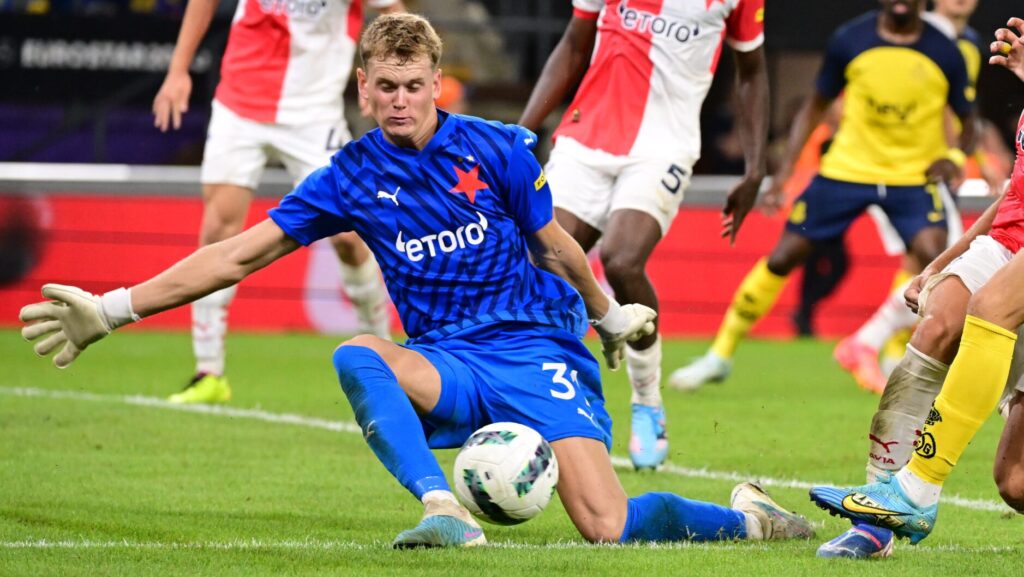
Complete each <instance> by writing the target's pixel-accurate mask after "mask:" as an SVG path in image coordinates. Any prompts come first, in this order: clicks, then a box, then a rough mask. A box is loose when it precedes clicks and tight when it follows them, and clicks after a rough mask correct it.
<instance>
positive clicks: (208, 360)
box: [168, 101, 267, 403]
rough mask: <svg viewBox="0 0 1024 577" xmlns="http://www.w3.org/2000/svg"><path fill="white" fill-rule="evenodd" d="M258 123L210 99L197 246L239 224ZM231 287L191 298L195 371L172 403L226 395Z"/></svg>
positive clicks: (253, 169) (256, 170)
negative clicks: (226, 346) (227, 336)
mask: <svg viewBox="0 0 1024 577" xmlns="http://www.w3.org/2000/svg"><path fill="white" fill-rule="evenodd" d="M263 136H264V135H263V134H262V132H261V128H260V126H259V125H258V124H257V123H255V122H251V121H248V120H245V119H243V118H240V117H238V116H237V115H236V114H235V113H233V112H231V111H230V110H229V109H227V108H226V107H224V106H222V105H220V104H219V103H217V102H216V101H214V103H213V107H212V113H211V116H210V127H209V130H208V135H207V139H206V146H205V148H204V150H203V164H202V168H201V177H200V178H201V181H202V183H203V217H202V224H201V226H200V231H199V244H200V246H203V245H207V244H211V243H214V242H217V241H220V240H224V239H226V238H230V237H232V236H234V235H236V234H238V233H239V232H241V230H242V227H243V226H244V225H245V217H246V214H247V213H248V212H249V204H250V203H251V202H252V191H253V190H254V189H255V188H256V185H257V184H258V183H259V180H260V176H261V175H262V173H263V168H264V165H265V164H266V161H267V157H266V153H265V151H264V141H263V140H262V139H263ZM235 290H236V287H229V288H225V289H221V290H219V291H216V292H214V293H211V294H209V295H207V296H205V297H203V298H201V299H199V300H197V301H195V302H194V303H192V350H193V353H194V354H195V357H196V371H195V376H194V377H193V378H192V380H191V381H190V382H189V383H188V384H187V385H186V387H185V389H184V390H182V391H181V392H178V393H175V394H173V395H171V396H170V397H169V399H168V400H169V401H171V402H175V403H215V402H226V401H228V400H230V399H231V389H230V387H229V386H228V382H227V378H226V377H224V364H225V350H224V337H225V335H226V334H227V315H228V305H230V304H231V300H232V299H233V298H234V296H235Z"/></svg>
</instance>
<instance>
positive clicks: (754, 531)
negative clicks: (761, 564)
mask: <svg viewBox="0 0 1024 577" xmlns="http://www.w3.org/2000/svg"><path fill="white" fill-rule="evenodd" d="M741 513H743V520H744V523H745V524H746V529H747V540H749V541H764V525H763V524H762V522H761V519H759V518H758V517H757V516H756V515H754V514H752V513H746V512H743V511H741Z"/></svg>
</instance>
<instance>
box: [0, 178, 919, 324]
mask: <svg viewBox="0 0 1024 577" xmlns="http://www.w3.org/2000/svg"><path fill="white" fill-rule="evenodd" d="M275 202H276V201H274V200H268V199H257V200H256V201H255V203H254V206H253V210H251V211H250V223H249V224H252V222H255V221H256V220H257V219H260V218H263V215H265V213H266V210H267V209H269V208H270V207H271V206H273V205H274V203H275ZM19 206H20V209H21V211H20V212H19V211H18V210H16V209H18V207H19ZM26 207H28V210H27V214H30V215H31V216H30V217H26V216H25V214H26V210H25V209H26ZM15 213H17V215H18V216H16V218H17V220H18V222H22V223H23V222H24V221H25V219H26V218H31V219H34V220H36V221H38V223H39V226H40V228H41V234H40V235H39V239H40V240H39V243H38V246H37V247H36V248H37V253H35V254H36V255H37V257H38V258H37V259H36V261H35V262H34V264H33V265H32V266H31V268H30V269H29V270H28V272H27V274H26V275H24V276H23V277H22V278H21V279H20V280H18V281H16V282H14V283H12V284H7V285H5V286H2V287H0V323H2V324H5V325H13V324H16V323H17V313H18V310H19V309H20V308H21V306H22V305H24V304H27V303H30V302H33V301H35V300H38V297H39V287H40V286H41V285H42V284H43V283H44V282H58V283H65V284H73V285H76V286H80V287H82V288H85V289H87V290H90V291H93V292H103V291H106V290H110V289H112V288H116V287H119V286H131V285H132V284H134V283H136V282H139V281H141V280H144V279H146V278H148V277H150V276H152V275H154V274H156V273H157V272H159V271H161V270H162V269H164V268H165V267H167V266H168V265H170V264H172V263H173V262H174V261H176V260H177V259H179V258H181V257H183V256H185V255H187V254H188V253H189V252H190V251H192V250H193V249H194V247H195V245H196V240H197V231H198V230H199V220H200V216H201V213H202V205H201V203H200V202H199V200H198V199H191V198H181V197H159V196H124V195H117V196H105V195H82V194H81V193H77V194H74V195H70V194H69V195H61V194H52V195H49V196H47V197H45V198H41V199H35V200H33V201H32V202H31V203H28V204H26V202H25V201H24V200H21V201H19V200H16V199H14V198H13V197H6V198H2V199H0V214H2V215H6V216H7V217H8V218H7V219H6V220H8V221H10V220H11V218H10V217H11V216H12V215H13V214H15ZM782 224H783V223H782V221H781V220H778V219H772V218H767V217H765V216H763V215H760V214H753V215H751V216H750V218H749V219H748V221H747V222H746V223H745V224H744V227H743V230H742V232H741V234H740V238H739V240H738V241H737V243H736V246H733V247H730V246H729V245H728V243H727V242H726V241H724V240H721V239H719V238H718V230H719V217H718V213H717V211H716V210H714V209H710V208H686V209H684V210H683V211H682V212H680V215H679V218H678V219H677V220H676V222H675V224H674V225H673V228H672V230H671V232H670V233H669V235H668V237H667V238H666V239H665V240H664V241H663V242H662V243H661V244H660V246H659V247H658V249H657V250H656V251H655V253H654V257H653V260H652V262H651V264H650V267H649V269H648V270H649V274H650V276H651V279H652V280H653V282H654V285H655V287H656V288H657V290H658V294H659V297H660V299H661V326H662V329H663V331H664V332H665V334H667V335H675V336H707V335H710V334H713V332H714V331H715V329H716V328H717V326H718V322H719V320H720V319H721V315H722V313H723V312H724V311H725V308H726V306H727V305H728V303H729V301H730V299H731V298H732V294H733V291H734V290H735V288H736V286H737V284H738V283H739V281H740V280H741V279H742V278H743V276H744V275H745V274H746V273H747V271H748V270H749V269H750V267H751V266H752V265H753V264H754V262H755V261H756V260H757V259H758V258H760V257H761V256H764V255H765V254H767V253H768V252H769V251H770V250H771V249H772V247H773V246H774V243H775V241H776V240H777V238H778V235H779V232H780V230H781V228H782ZM847 246H848V248H849V252H850V273H849V274H848V275H847V278H846V279H845V281H844V282H843V284H842V285H840V287H839V288H838V289H837V291H836V292H835V293H834V294H833V295H832V296H831V297H830V298H829V299H827V300H826V301H825V302H824V303H822V305H821V307H820V309H819V313H818V316H817V327H818V329H819V332H820V333H821V334H823V335H840V334H844V333H847V332H849V331H851V330H853V329H855V328H856V327H857V326H858V325H859V324H860V323H861V322H863V321H864V320H865V319H866V318H867V317H868V316H869V315H870V314H871V312H872V311H873V310H874V308H875V306H877V304H878V303H879V302H880V301H881V299H882V298H883V297H884V296H885V294H886V291H887V290H888V288H889V284H890V281H891V278H892V273H893V272H894V270H895V268H896V266H897V265H898V262H899V261H898V259H897V258H893V257H889V256H886V255H885V254H884V252H883V250H882V247H881V243H880V242H879V240H878V236H877V234H876V232H875V227H874V225H873V223H872V222H871V221H870V220H869V219H866V218H863V219H861V220H859V221H858V222H857V223H856V224H855V225H854V226H853V228H852V229H851V231H850V233H849V235H848V237H847ZM10 248H11V247H8V248H7V249H5V250H9V249H10ZM596 268H598V269H599V267H596ZM598 272H599V273H600V270H598ZM798 277H799V275H794V278H793V279H791V280H790V282H789V286H787V287H786V290H785V292H784V293H783V295H782V297H781V299H780V301H779V304H778V305H777V306H776V307H775V309H774V310H773V311H772V312H771V313H770V314H769V315H768V316H767V317H766V318H765V319H764V320H763V321H762V322H761V323H760V324H759V325H758V327H757V328H756V330H755V334H759V335H767V336H785V335H789V334H792V328H791V324H790V322H789V314H790V313H791V311H792V309H793V307H794V306H795V304H796V301H797V294H798V284H799V278H798ZM188 325H189V312H188V309H187V308H186V309H180V310H174V311H168V312H165V313H162V314H159V315H156V316H154V317H152V318H150V319H146V321H145V322H144V323H143V324H142V325H141V326H140V328H143V327H150V328H162V329H163V328H178V329H184V328H186V327H187V326H188ZM354 325H355V319H354V314H353V312H352V310H351V308H350V307H349V305H348V303H347V301H346V300H345V299H344V297H343V296H342V293H341V289H340V284H339V281H338V274H337V263H336V261H335V259H334V256H333V253H332V251H331V249H330V247H329V245H314V246H313V247H312V248H310V249H303V250H299V251H296V252H295V253H293V254H291V255H289V256H287V257H285V258H284V259H282V260H281V261H279V262H277V263H275V264H273V265H271V266H270V267H268V268H267V269H264V270H262V271H259V272H257V273H256V274H254V275H253V276H251V277H250V278H248V279H246V280H245V281H244V282H243V283H242V284H241V286H240V287H239V291H238V296H237V297H236V300H235V302H234V304H233V305H232V308H231V326H232V327H233V328H235V329H243V330H266V331H283V330H318V331H323V332H341V333H343V332H348V331H351V330H352V328H353V327H354ZM395 328H396V329H398V328H399V326H398V322H397V319H396V320H395Z"/></svg>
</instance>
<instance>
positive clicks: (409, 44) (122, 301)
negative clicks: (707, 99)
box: [22, 14, 813, 548]
mask: <svg viewBox="0 0 1024 577" xmlns="http://www.w3.org/2000/svg"><path fill="white" fill-rule="evenodd" d="M359 46H360V55H361V57H362V61H363V66H364V68H361V69H360V70H359V71H358V78H359V90H360V93H361V94H362V96H363V98H364V100H365V101H366V102H367V104H368V106H369V109H370V111H371V114H372V115H373V117H374V119H375V120H376V121H377V123H378V125H379V126H380V129H378V130H373V131H371V132H369V133H368V134H366V135H365V136H363V137H362V138H360V139H358V140H356V141H354V142H352V143H349V144H348V145H346V146H345V147H344V148H343V149H342V150H341V151H340V152H338V153H337V154H336V155H335V156H334V157H333V158H332V161H331V164H330V165H329V166H326V167H324V168H322V169H320V170H317V171H316V172H314V173H313V174H312V175H310V176H309V177H308V178H306V180H304V181H303V182H302V183H301V184H300V185H299V186H298V187H297V188H296V189H295V190H294V191H293V192H292V193H291V194H289V195H288V196H286V197H285V198H284V199H283V200H282V201H281V203H280V204H279V205H278V206H277V207H276V208H274V209H272V210H271V211H270V218H269V219H267V220H264V221H263V222H261V223H259V224H257V225H255V226H253V227H252V228H250V229H248V230H246V231H245V232H243V233H242V234H240V235H238V236H235V237H232V238H229V239H227V240H224V241H221V242H218V243H215V244H212V245H209V246H206V247H203V248H200V249H199V250H197V251H196V252H194V253H193V254H192V255H190V256H188V257H186V258H185V259H183V260H182V261H180V262H178V263H177V264H175V265H174V266H172V267H171V268H169V269H167V270H166V271H164V272H162V273H160V274H159V275H157V276H156V277H154V278H153V279H150V280H149V281H146V282H144V283H142V284H139V285H136V286H135V287H133V288H131V289H123V288H121V289H117V290H115V291H111V292H109V293H106V294H105V295H103V296H102V297H100V296H96V295H92V294H89V293H86V292H85V291H82V290H81V289H77V288H75V287H67V286H62V285H46V286H45V287H44V288H43V293H44V295H45V296H46V297H47V298H49V299H52V300H51V302H43V303H38V304H34V305H29V306H28V307H25V308H24V309H23V310H22V318H23V319H24V320H25V321H27V322H28V321H37V322H34V324H31V325H29V326H27V327H26V328H25V329H24V335H25V336H26V337H30V338H38V337H42V336H43V335H47V334H50V336H47V337H45V338H43V339H42V340H41V341H40V342H39V343H38V344H37V345H36V347H35V350H36V352H37V353H39V354H47V353H49V352H51V351H53V350H54V349H55V348H57V347H59V346H61V345H62V344H63V345H64V346H63V348H62V350H61V351H60V352H58V353H57V355H56V356H55V357H54V363H55V364H56V365H57V366H59V367H63V366H67V365H68V364H70V363H71V362H72V361H73V360H74V359H75V357H76V356H77V355H78V353H79V352H81V351H82V350H83V349H84V348H85V347H87V346H88V345H89V344H91V343H93V342H95V341H97V340H99V339H101V338H103V337H105V336H106V335H107V334H109V332H110V331H111V330H112V329H114V328H116V327H118V326H121V325H123V324H126V323H129V322H132V320H138V319H139V317H140V316H148V315H150V314H154V313H156V312H159V311H161V310H166V309H168V308H171V307H174V306H179V305H182V304H185V303H187V302H189V301H191V300H194V299H196V298H199V297H201V296H202V295H205V294H209V293H210V292H212V291H214V290H217V289H219V288H223V287H225V286H229V285H230V284H233V283H235V282H238V281H240V280H241V279H242V278H244V277H245V276H246V275H248V274H250V273H252V272H255V271H256V270H258V269H260V268H262V267H264V266H267V265H269V264H270V263H271V262H273V261H274V260H276V259H278V258H280V257H282V256H284V255H286V254H288V253H290V252H292V251H294V250H295V249H297V248H298V247H299V246H300V244H301V245H308V244H309V243H311V242H313V241H315V240H317V239H318V238H324V237H327V236H330V235H332V234H336V233H338V232H341V231H346V230H355V231H358V232H359V234H360V236H361V237H362V238H363V239H365V240H366V241H367V242H368V243H369V246H370V247H371V249H372V250H373V252H374V254H375V255H376V256H377V258H378V259H379V262H380V264H381V268H382V271H383V273H384V276H385V278H387V281H388V282H387V286H388V288H389V290H390V291H391V293H392V295H393V296H394V297H395V298H394V302H395V306H396V307H397V308H398V311H399V314H400V315H401V317H402V322H403V325H404V326H405V328H406V330H407V332H408V333H409V335H410V337H411V338H410V339H409V340H408V341H407V342H406V343H405V345H398V344H395V343H393V342H391V341H390V340H387V339H382V338H380V337H377V336H373V335H360V336H357V337H355V338H353V339H351V340H349V341H348V342H346V343H344V344H343V345H342V346H340V347H338V348H337V349H336V350H335V352H334V355H333V360H334V366H335V369H336V370H337V374H338V379H339V381H340V382H341V387H342V389H343V390H344V392H345V395H346V396H347V397H348V400H349V403H350V404H351V405H352V409H353V411H354V413H355V417H356V420H357V421H358V422H359V425H360V427H361V428H362V431H363V436H364V438H365V439H366V441H367V443H368V444H369V445H370V447H371V448H372V449H373V451H374V453H376V455H377V457H378V458H379V459H380V461H381V462H382V464H383V465H384V466H385V467H386V468H387V470H388V471H389V472H390V473H391V474H392V475H394V477H395V478H396V479H397V480H398V481H399V482H401V484H402V486H403V487H405V488H406V489H407V490H408V491H409V492H410V493H412V494H413V495H414V496H415V497H416V498H417V499H418V500H420V501H421V502H422V503H423V505H424V516H423V519H422V521H421V522H420V523H419V524H418V525H417V526H416V527H414V528H412V529H410V530H407V531H403V532H402V533H400V534H399V535H398V536H397V537H396V539H395V541H394V546H395V547H399V548H407V547H468V546H474V545H480V544H483V543H485V542H486V539H485V537H484V534H483V530H482V529H481V528H480V526H479V525H478V524H477V522H476V521H475V520H474V519H473V518H472V517H471V516H470V514H469V512H468V511H467V510H466V509H465V508H464V507H462V506H461V505H460V504H459V503H458V501H457V500H456V499H455V496H454V495H453V494H452V492H451V488H450V486H449V484H448V482H447V480H446V479H445V476H444V473H443V472H442V471H441V468H440V466H439V465H438V463H437V459H436V458H435V457H434V455H433V453H431V451H430V448H431V447H433V448H453V447H458V446H459V445H461V444H462V443H463V442H464V441H465V440H466V439H467V438H468V437H469V436H470V435H472V433H473V432H474V431H475V430H476V429H477V428H479V427H481V426H483V425H485V424H487V423H489V422H494V421H510V422H515V423H520V424H524V425H526V426H529V427H532V428H534V429H536V430H537V432H538V433H540V434H541V436H543V437H544V438H545V439H547V440H548V441H549V442H550V443H551V448H552V450H553V451H554V454H555V455H556V457H557V460H558V467H559V480H558V492H559V496H560V499H561V502H562V504H563V505H564V506H565V509H566V512H567V513H568V514H569V517H570V518H571V519H572V521H573V523H574V524H575V526H576V528H577V529H578V530H579V532H580V534H581V535H582V536H583V537H584V538H585V539H587V540H588V541H597V542H630V541H645V542H646V541H683V540H704V541H707V540H733V539H752V540H768V539H786V538H805V539H806V538H808V537H810V536H811V535H812V534H813V531H812V529H811V527H810V524H809V523H808V522H807V520H806V519H804V518H803V517H801V516H799V515H796V514H793V513H790V512H788V511H786V510H784V509H782V508H781V507H779V506H778V505H777V504H775V503H774V502H773V501H772V500H771V499H770V498H769V497H768V496H767V495H766V494H765V493H764V492H763V491H762V490H761V489H760V488H758V487H757V486H755V485H752V484H749V483H743V484H741V485H739V486H737V487H736V489H734V490H733V494H732V507H731V508H726V507H721V506H718V505H714V504H711V503H705V502H701V501H692V500H689V499H684V498H683V497H680V496H678V495H676V494H673V493H667V492H666V493H647V494H644V495H640V496H638V497H633V498H629V497H627V495H626V493H625V491H624V490H623V488H622V485H621V484H620V483H619V479H618V477H617V476H616V473H615V469H614V468H613V467H612V462H611V458H610V457H609V455H608V450H609V447H610V445H611V418H610V417H609V415H608V413H607V411H606V410H605V407H604V397H603V393H602V391H601V376H600V375H601V373H600V368H599V366H598V363H597V361H596V360H595V359H594V357H593V356H592V355H591V354H590V352H589V351H588V350H587V348H586V347H585V346H584V345H583V342H582V337H583V335H584V334H585V332H586V330H587V319H588V318H589V319H591V320H590V323H591V324H592V325H593V327H594V328H595V329H596V330H597V332H598V334H599V335H600V337H601V343H602V349H603V351H604V355H605V358H606V360H607V362H608V365H609V367H610V368H612V369H615V368H617V367H618V365H619V362H620V360H621V356H622V354H623V351H622V349H623V348H624V347H625V343H626V342H627V341H630V340H634V339H636V338H639V337H641V336H642V335H645V334H650V333H651V332H653V331H654V323H653V319H654V316H655V312H654V311H653V310H652V309H650V308H648V307H645V306H643V305H637V304H627V305H619V304H618V303H617V302H616V301H615V299H614V298H612V297H610V296H608V295H606V294H605V293H604V291H603V290H602V289H601V287H600V285H598V284H597V280H596V279H595V278H594V274H593V272H592V271H591V269H590V266H589V263H588V261H587V257H586V254H585V253H584V252H583V251H582V250H581V249H580V246H579V245H578V244H577V243H576V241H575V240H573V238H572V237H570V236H569V235H568V234H567V233H566V231H565V230H563V229H562V227H561V226H559V224H558V222H557V221H556V220H555V219H554V217H553V209H552V200H551V189H550V188H549V186H548V184H547V182H546V180H545V178H544V171H543V170H542V169H541V167H540V165H539V164H538V162H537V160H536V158H534V156H533V152H532V149H533V147H534V146H535V145H536V135H535V134H533V133H532V132H530V131H528V130H525V129H523V128H521V127H518V126H514V125H505V124H501V123H498V122H487V121H484V120H481V119H479V118H473V117H469V116H459V115H456V114H449V113H447V112H444V111H439V110H438V109H437V108H436V107H435V106H434V101H435V99H436V98H437V97H438V95H439V93H440V90H441V71H440V69H439V68H438V63H439V61H440V58H441V41H440V39H439V38H438V37H437V34H436V33H435V32H434V30H433V28H431V27H430V24H428V23H427V21H426V20H424V19H422V18H420V17H418V16H414V15H410V14H400V15H385V16H381V17H380V18H378V19H377V20H376V21H375V22H374V23H373V24H371V25H370V26H369V27H368V28H367V30H366V32H365V33H364V34H363V38H362V39H361V41H360V45H359ZM378 190H383V191H385V192H386V191H391V190H393V191H394V192H393V193H391V194H385V195H384V196H383V197H381V196H380V195H379V194H374V193H375V191H378ZM534 263H536V265H534ZM51 333H52V334H51Z"/></svg>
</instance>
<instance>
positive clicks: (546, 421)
mask: <svg viewBox="0 0 1024 577" xmlns="http://www.w3.org/2000/svg"><path fill="white" fill-rule="evenodd" d="M475 342H482V343H486V344H487V345H488V346H483V345H479V346H478V345H473V343H475ZM468 344H469V345H473V347H474V348H470V349H465V348H464V347H466V346H468V345H466V344H463V343H457V344H456V345H455V346H456V347H457V349H456V350H455V351H454V353H455V354H458V355H461V356H463V357H464V358H465V359H467V362H468V363H472V364H473V366H474V367H475V375H476V376H477V378H478V379H479V380H480V383H481V384H480V395H481V403H482V404H483V405H484V406H486V407H487V413H488V416H489V417H490V419H492V420H494V421H511V422H515V423H520V424H523V425H526V426H528V427H531V428H533V429H534V430H536V431H537V432H538V433H540V435H541V436H542V437H544V438H545V439H547V440H548V441H549V442H550V443H551V447H552V449H553V450H554V453H555V456H556V458H557V459H558V468H559V481H558V491H559V495H560V497H561V500H562V504H563V505H564V506H565V508H566V511H567V512H568V513H569V516H570V518H571V519H572V521H573V523H574V524H575V525H576V527H577V528H578V529H579V531H580V533H581V534H582V535H583V537H584V538H586V539H587V540H590V541H611V542H615V541H623V540H625V541H638V540H647V541H670V540H683V539H698V540H700V539H734V538H742V537H745V536H750V537H754V538H757V537H758V536H759V534H760V536H761V537H765V536H774V537H775V538H780V537H782V536H784V535H787V534H790V535H793V536H795V535H801V536H806V535H805V532H806V530H807V529H809V527H807V526H806V521H805V520H803V519H802V518H798V516H796V515H792V514H789V513H788V512H784V511H782V510H781V509H780V508H778V507H777V506H776V505H774V504H773V503H771V502H770V500H768V499H767V498H766V497H762V496H761V495H760V494H757V493H758V492H757V491H756V490H753V489H744V490H741V491H737V493H736V497H735V502H736V507H742V508H743V512H740V511H735V510H730V509H729V508H727V507H721V506H718V505H713V504H710V503H703V502H699V501H691V500H688V499H684V498H682V497H679V496H677V495H673V494H670V493H652V494H648V495H641V496H639V497H636V498H634V499H628V498H627V496H626V494H625V492H624V491H623V489H622V486H621V485H620V484H619V480H618V477H617V476H616V474H615V471H614V469H613V468H612V463H611V459H610V457H609V455H608V449H609V446H610V444H611V418H610V417H609V416H608V413H607V411H606V410H605V404H604V398H603V394H602V391H601V370H600V366H599V365H598V364H597V361H596V360H595V359H594V357H593V355H591V354H590V352H589V351H588V350H587V349H586V347H584V346H583V343H582V342H581V341H580V340H579V339H578V338H576V337H575V336H573V335H572V334H570V333H568V332H566V331H563V330H560V329H553V328H550V327H540V326H538V327H530V328H522V329H516V331H515V333H514V334H509V332H507V331H506V332H504V333H502V334H501V335H495V337H494V338H489V339H486V340H484V341H478V340H476V339H474V341H473V342H471V343H468ZM513 351H514V352H513ZM523 359H529V361H528V362H523ZM736 507H734V509H735V508H736ZM766 508H768V509H766ZM746 513H750V515H751V516H752V517H753V518H752V519H750V518H748V515H747V514H746ZM748 528H750V529H752V530H749V531H748ZM759 530H760V533H759V532H758V531H759Z"/></svg>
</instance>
